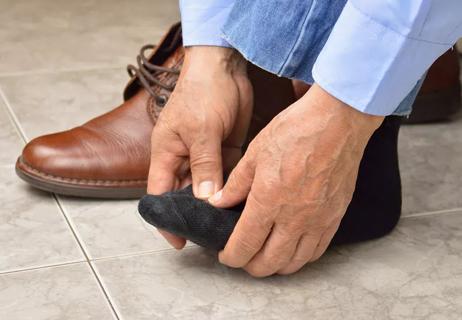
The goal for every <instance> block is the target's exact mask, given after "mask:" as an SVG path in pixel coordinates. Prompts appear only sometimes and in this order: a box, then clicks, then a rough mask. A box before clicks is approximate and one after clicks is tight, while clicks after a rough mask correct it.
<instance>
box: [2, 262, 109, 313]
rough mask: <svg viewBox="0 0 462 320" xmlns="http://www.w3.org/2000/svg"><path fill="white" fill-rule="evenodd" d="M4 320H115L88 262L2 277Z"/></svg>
mask: <svg viewBox="0 0 462 320" xmlns="http://www.w3.org/2000/svg"><path fill="white" fill-rule="evenodd" d="M0 319H18V320H19V319H21V320H26V319H34V320H42V319H43V320H55V319H56V320H63V319H66V320H74V319H75V320H83V319H89V320H90V319H98V320H106V319H115V317H114V316H113V315H112V313H111V309H110V307H109V305H108V303H107V301H106V300H105V297H104V295H103V293H102V291H101V290H100V288H99V287H98V285H97V282H96V280H95V278H94V276H93V274H92V272H91V271H90V269H89V267H88V265H87V264H85V263H81V264H75V265H67V266H60V267H52V268H44V269H37V270H30V271H23V272H15V273H10V274H3V275H0Z"/></svg>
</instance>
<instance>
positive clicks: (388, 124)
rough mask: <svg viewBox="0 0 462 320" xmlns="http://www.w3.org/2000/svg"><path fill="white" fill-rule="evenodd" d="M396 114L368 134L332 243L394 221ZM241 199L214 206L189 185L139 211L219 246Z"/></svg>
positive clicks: (370, 234)
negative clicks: (349, 198) (224, 206)
mask: <svg viewBox="0 0 462 320" xmlns="http://www.w3.org/2000/svg"><path fill="white" fill-rule="evenodd" d="M400 121H401V120H400V117H397V116H389V117H386V119H385V121H384V123H383V124H382V126H381V127H380V128H379V129H378V130H377V131H376V132H375V133H374V134H373V136H372V138H371V140H370V141H369V143H368V145H367V147H366V150H365V151H364V156H363V158H362V160H361V165H360V169H359V175H358V180H357V182H356V189H355V192H354V194H353V199H352V201H351V203H350V206H349V207H348V210H347V212H346V214H345V216H344V218H343V220H342V223H341V224H340V227H339V230H338V231H337V233H336V235H335V237H334V239H333V241H332V243H333V244H342V243H351V242H357V241H364V240H369V239H373V238H378V237H382V236H384V235H386V234H387V233H389V232H390V231H391V230H393V228H394V227H395V226H396V224H397V222H398V220H399V217H400V214H401V184H400V176H399V167H398V154H397V139H398V131H399V126H400ZM243 208H244V204H240V205H238V206H236V207H234V208H229V209H218V208H215V207H213V206H212V205H210V204H209V203H207V202H205V201H202V200H199V199H196V198H195V197H194V195H193V192H192V187H191V186H189V187H187V188H185V189H183V190H179V191H174V192H168V193H165V194H163V195H161V196H153V195H146V196H144V197H143V198H142V199H141V201H140V203H139V207H138V210H139V212H140V213H141V215H142V216H143V218H144V219H145V220H146V221H147V222H148V223H150V224H152V225H154V226H156V227H158V228H159V229H163V230H166V231H169V232H171V233H173V234H176V235H178V236H181V237H183V238H186V239H188V240H191V241H192V242H195V243H197V244H198V245H200V246H203V247H206V248H210V249H215V250H221V249H223V248H224V246H225V245H226V242H227V241H228V239H229V236H230V235H231V233H232V231H233V229H234V226H235V225H236V223H237V221H238V220H239V217H240V215H241V212H242V210H243Z"/></svg>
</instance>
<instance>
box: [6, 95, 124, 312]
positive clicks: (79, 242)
mask: <svg viewBox="0 0 462 320" xmlns="http://www.w3.org/2000/svg"><path fill="white" fill-rule="evenodd" d="M0 98H1V99H3V101H4V102H5V106H6V108H7V111H8V113H9V116H10V118H11V119H12V121H13V124H14V127H15V128H16V130H17V131H18V133H19V134H20V136H21V138H22V139H23V140H24V142H26V143H27V141H28V139H27V135H26V133H25V131H24V130H23V128H22V126H21V124H20V122H19V119H18V118H17V116H16V114H15V113H14V110H13V108H12V107H11V104H10V102H9V101H8V98H7V97H6V95H5V93H4V92H3V90H2V88H1V87H0ZM52 197H53V199H54V200H55V203H56V204H57V206H58V208H59V211H60V212H61V215H62V217H63V218H64V221H65V222H66V224H67V225H68V227H69V229H70V231H71V233H72V235H73V237H74V240H75V241H76V242H77V245H78V246H79V247H80V250H81V251H82V254H83V255H84V257H85V260H86V263H87V264H88V266H89V268H90V270H91V272H92V273H93V276H94V277H95V279H96V282H97V284H98V286H99V288H100V290H101V291H102V293H103V295H104V297H105V298H106V302H107V303H108V304H109V307H110V309H111V311H112V313H113V316H114V317H115V318H116V319H117V320H119V319H120V317H119V314H118V313H117V312H116V311H115V308H114V305H113V303H112V301H111V300H110V299H109V295H108V293H107V291H106V289H105V288H104V287H103V285H102V283H101V279H99V277H98V275H97V274H96V271H95V269H94V267H93V265H92V263H91V262H90V258H89V255H88V253H87V250H86V248H85V246H84V243H83V241H82V240H81V239H80V237H79V236H78V233H77V231H76V229H75V227H74V226H73V224H72V222H71V220H70V218H69V217H68V216H67V214H66V210H65V209H64V208H63V206H62V204H61V202H60V201H59V198H58V196H57V195H56V194H54V193H53V194H52Z"/></svg>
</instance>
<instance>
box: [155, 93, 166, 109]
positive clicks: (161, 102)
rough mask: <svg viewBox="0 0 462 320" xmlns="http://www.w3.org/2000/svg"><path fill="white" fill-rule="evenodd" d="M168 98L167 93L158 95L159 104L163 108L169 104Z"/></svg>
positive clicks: (157, 102)
mask: <svg viewBox="0 0 462 320" xmlns="http://www.w3.org/2000/svg"><path fill="white" fill-rule="evenodd" d="M167 101H168V98H167V96H166V95H163V94H162V95H160V96H157V97H156V104H157V106H159V107H161V108H163V107H164V106H165V105H166V104H167Z"/></svg>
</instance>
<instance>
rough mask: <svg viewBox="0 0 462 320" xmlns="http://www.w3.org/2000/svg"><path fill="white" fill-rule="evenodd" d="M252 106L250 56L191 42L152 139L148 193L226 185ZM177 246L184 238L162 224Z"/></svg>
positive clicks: (204, 193) (204, 191)
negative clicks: (247, 61) (226, 176)
mask: <svg viewBox="0 0 462 320" xmlns="http://www.w3.org/2000/svg"><path fill="white" fill-rule="evenodd" d="M252 106H253V91H252V86H251V84H250V81H249V79H248V78H247V70H246V61H245V60H244V59H243V58H242V56H241V55H240V54H239V53H237V51H235V50H234V49H228V48H220V47H205V46H200V47H189V48H186V49H185V61H184V64H183V67H182V70H181V73H180V76H179V79H178V82H177V85H176V87H175V90H174V91H173V93H172V95H171V97H170V99H169V101H168V103H167V105H166V106H165V107H164V110H162V112H161V114H160V116H159V119H158V121H157V124H156V126H155V127H154V130H153V133H152V139H151V148H152V152H151V165H150V169H149V178H148V193H149V194H162V193H165V192H168V191H172V190H176V189H180V188H182V187H184V186H186V185H188V184H190V183H191V180H192V184H193V192H194V195H195V196H196V197H197V198H200V199H208V198H209V197H210V196H211V195H213V194H214V193H215V192H217V191H218V190H220V189H221V188H222V187H223V168H225V169H226V170H228V171H230V170H231V169H232V168H233V167H234V165H235V164H236V163H237V162H238V161H239V159H240V157H241V147H242V145H243V144H244V142H245V139H246V136H247V130H248V127H249V123H250V119H251V115H252ZM159 231H161V233H162V234H163V235H164V237H165V238H166V239H167V240H168V241H169V242H170V244H172V246H174V247H175V248H177V249H181V248H182V247H184V245H185V243H186V241H185V239H182V238H179V237H177V236H174V235H172V234H170V233H167V232H165V231H162V230H159Z"/></svg>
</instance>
